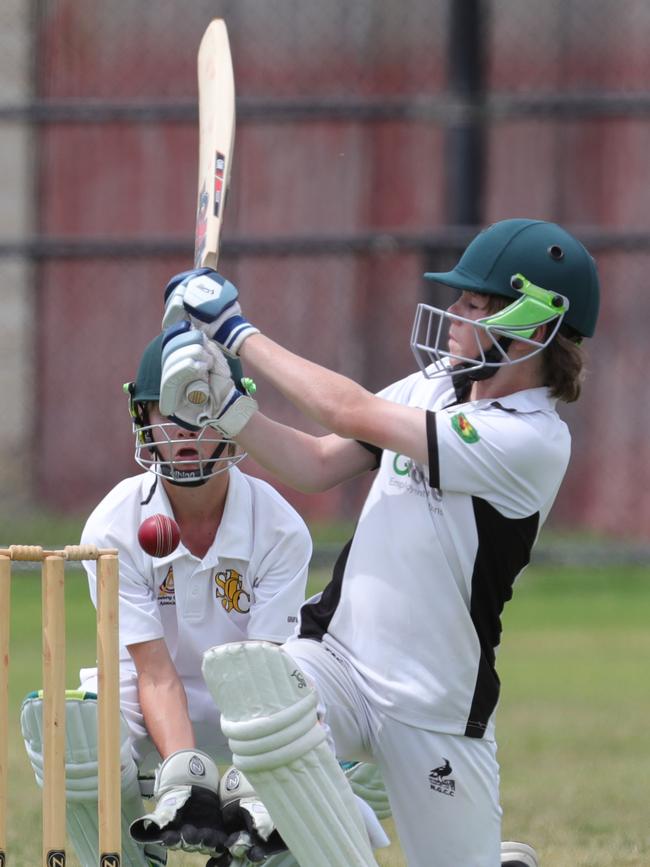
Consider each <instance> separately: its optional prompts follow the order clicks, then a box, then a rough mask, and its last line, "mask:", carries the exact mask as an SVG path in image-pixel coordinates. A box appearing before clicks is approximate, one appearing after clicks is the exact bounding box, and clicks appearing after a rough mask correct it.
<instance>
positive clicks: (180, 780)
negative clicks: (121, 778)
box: [129, 750, 228, 857]
mask: <svg viewBox="0 0 650 867" xmlns="http://www.w3.org/2000/svg"><path fill="white" fill-rule="evenodd" d="M153 796H154V799H155V801H156V805H155V808H154V811H153V812H152V813H147V815H146V816H142V818H141V819H136V821H135V822H133V823H132V824H131V827H130V829H129V832H130V834H131V837H133V839H134V840H136V841H137V842H138V843H160V844H162V845H163V846H165V847H166V848H168V849H183V850H185V851H186V852H200V853H202V854H204V855H210V856H212V857H215V856H220V855H223V854H224V853H225V852H226V840H227V837H228V834H227V833H226V831H225V829H224V826H223V820H222V817H221V809H220V804H219V771H218V769H217V766H216V765H215V763H214V762H213V760H212V759H211V758H210V756H208V755H206V754H205V753H202V752H200V751H199V750H179V751H178V752H176V753H172V755H171V756H168V758H166V759H165V761H164V762H163V763H162V764H161V765H160V767H159V768H158V770H157V772H156V782H155V786H154V792H153Z"/></svg>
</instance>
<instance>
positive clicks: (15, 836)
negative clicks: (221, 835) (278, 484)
mask: <svg viewBox="0 0 650 867" xmlns="http://www.w3.org/2000/svg"><path fill="white" fill-rule="evenodd" d="M3 535H4V534H3ZM31 538H32V539H33V538H34V536H32V537H31ZM16 541H23V540H22V539H16ZM39 541H44V542H45V543H46V544H50V540H49V539H48V538H47V535H41V536H39ZM52 541H54V540H52ZM69 575H70V577H69V579H68V581H67V591H66V592H67V602H68V606H67V612H68V613H67V633H68V658H67V667H68V683H69V684H70V685H71V686H76V684H77V673H78V669H79V668H80V667H81V666H83V665H88V664H92V663H93V661H94V657H95V651H94V611H93V609H92V608H91V607H90V603H89V602H88V600H87V596H86V585H85V579H84V578H83V576H82V575H81V574H79V573H78V572H77V573H74V572H73V571H72V570H71V571H70V573H69ZM323 580H325V575H324V573H317V574H315V575H314V577H313V583H314V585H315V586H316V585H318V583H319V582H322V581H323ZM12 602H13V604H12V612H13V613H12V636H11V697H10V715H11V726H12V732H11V738H10V766H9V767H10V781H11V783H10V807H9V817H8V825H9V849H8V851H9V864H10V865H16V867H31V865H38V864H39V863H40V831H39V829H40V803H39V792H38V790H37V788H36V784H35V782H34V780H33V776H32V773H31V769H30V767H29V765H28V763H27V759H26V757H25V755H24V750H23V747H22V741H21V739H20V736H19V732H18V724H17V721H18V712H19V706H20V702H21V700H22V698H23V696H24V694H25V693H26V692H28V691H29V690H30V689H33V688H36V687H38V686H40V681H41V676H40V576H39V573H38V572H26V571H21V572H16V573H15V580H14V581H13V587H12ZM649 624H650V570H648V569H643V568H641V567H638V568H626V569H623V568H621V569H620V570H616V569H611V568H607V569H592V570H588V571H587V570H578V569H570V568H562V569H559V568H550V567H545V568H544V569H543V570H542V569H541V568H539V567H538V568H534V569H531V570H529V572H528V573H526V575H525V576H524V577H523V578H522V579H521V582H520V585H519V587H518V591H517V593H516V594H515V599H514V601H513V602H512V603H511V604H510V605H509V606H508V609H507V612H506V616H505V620H504V625H505V630H504V640H503V643H502V647H501V651H500V654H499V671H500V674H501V679H502V682H503V691H502V700H501V704H500V708H499V716H498V728H497V734H498V740H499V747H500V749H499V757H500V762H501V770H502V778H501V783H502V802H503V807H504V839H505V838H510V839H512V838H514V839H524V840H527V841H529V842H531V843H532V844H533V845H535V847H536V848H537V849H538V851H539V853H540V855H541V860H542V865H543V867H642V865H647V864H650V821H649V818H648V816H649V813H650V807H649V806H648V779H650V746H649V745H648V738H647V729H646V726H647V721H648V719H650V687H649V686H648V680H649V679H648V674H647V672H648V661H649V660H650V627H649ZM386 827H387V829H388V831H389V834H391V836H392V837H394V832H393V828H392V825H391V823H390V822H388V823H387V825H386ZM204 862H205V859H204V858H203V857H201V856H191V857H190V856H181V855H179V854H175V855H172V857H171V858H170V867H181V865H187V867H189V865H200V864H203V863H204ZM69 863H71V864H72V865H77V862H76V860H75V859H74V858H70V859H69ZM404 863H405V862H404V860H403V858H402V856H401V854H400V850H399V846H398V845H396V844H395V845H393V846H392V847H391V849H390V850H385V852H384V853H383V854H382V855H381V856H380V864H381V865H383V867H402V865H404ZM432 867H435V865H434V864H432ZM459 867H469V865H459Z"/></svg>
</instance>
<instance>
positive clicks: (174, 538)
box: [138, 515, 181, 557]
mask: <svg viewBox="0 0 650 867" xmlns="http://www.w3.org/2000/svg"><path fill="white" fill-rule="evenodd" d="M180 541H181V531H180V530H179V529H178V524H177V523H176V521H175V520H174V519H173V518H170V517H169V516H168V515H152V516H151V517H150V518H146V520H144V521H143V522H142V523H141V524H140V528H139V529H138V542H139V543H140V547H141V548H142V549H143V551H146V552H147V554H150V555H151V556H152V557H166V556H167V555H168V554H171V553H172V551H175V550H176V548H178V543H179V542H180Z"/></svg>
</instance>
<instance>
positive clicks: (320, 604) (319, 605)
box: [298, 539, 352, 641]
mask: <svg viewBox="0 0 650 867" xmlns="http://www.w3.org/2000/svg"><path fill="white" fill-rule="evenodd" d="M351 545H352V539H350V541H349V542H347V544H346V545H345V548H343V550H342V551H341V553H340V554H339V556H338V558H337V560H336V563H335V564H334V571H333V573H332V580H331V581H330V583H329V584H328V585H327V587H326V588H325V589H324V590H323V592H322V594H321V597H320V599H319V600H318V601H317V602H308V603H306V604H305V605H303V606H302V608H301V609H300V630H299V635H298V637H299V638H312V639H313V640H314V641H320V640H321V639H322V637H323V635H325V633H326V632H327V629H328V627H329V625H330V621H331V620H332V617H334V612H335V611H336V609H337V607H338V604H339V601H340V599H341V584H342V582H343V573H344V572H345V564H346V563H347V561H348V554H349V553H350V546H351Z"/></svg>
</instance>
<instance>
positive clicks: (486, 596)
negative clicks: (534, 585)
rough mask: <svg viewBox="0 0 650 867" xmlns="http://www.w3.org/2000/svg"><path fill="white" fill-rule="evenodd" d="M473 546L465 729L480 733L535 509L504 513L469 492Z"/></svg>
mask: <svg viewBox="0 0 650 867" xmlns="http://www.w3.org/2000/svg"><path fill="white" fill-rule="evenodd" d="M472 504H473V507H474V518H475V520H476V529H477V533H478V548H477V551H476V560H475V561H474V572H473V574H472V601H471V605H470V614H471V617H472V622H473V623H474V627H475V629H476V633H477V635H478V639H479V642H480V645H481V659H480V662H479V667H478V672H477V677H476V686H475V689H474V697H473V699H472V707H471V710H470V713H469V719H468V721H467V728H466V729H465V734H466V735H467V737H470V738H482V737H483V735H484V734H485V728H486V726H487V723H488V720H489V719H490V717H491V715H492V713H493V711H494V708H495V707H496V704H497V701H498V699H499V686H500V683H499V676H498V674H497V672H496V669H495V667H494V663H495V652H494V651H495V648H496V647H497V646H498V645H499V641H500V640H501V612H502V611H503V607H504V605H505V604H506V602H507V601H508V600H509V599H512V585H513V584H514V581H515V578H516V577H517V575H518V574H519V573H520V572H521V570H522V569H523V568H524V567H525V566H526V565H527V564H528V563H529V562H530V552H531V550H532V548H533V543H534V542H535V538H536V536H537V529H538V527H539V513H535V514H534V515H530V516H529V517H528V518H506V517H504V516H503V515H502V514H500V513H499V512H497V510H496V509H495V508H494V507H493V506H491V505H490V504H489V503H487V502H486V501H485V500H482V499H480V498H479V497H472Z"/></svg>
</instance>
